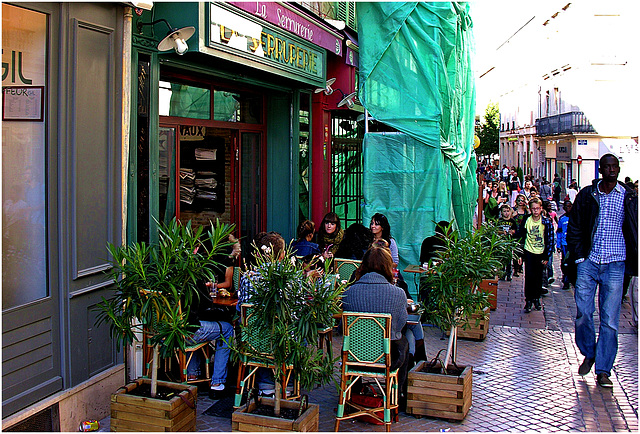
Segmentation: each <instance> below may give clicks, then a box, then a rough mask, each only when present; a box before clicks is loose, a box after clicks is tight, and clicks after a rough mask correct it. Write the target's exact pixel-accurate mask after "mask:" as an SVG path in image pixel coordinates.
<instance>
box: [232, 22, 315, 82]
mask: <svg viewBox="0 0 640 434" xmlns="http://www.w3.org/2000/svg"><path fill="white" fill-rule="evenodd" d="M219 28H220V41H221V42H224V43H227V44H229V43H230V42H231V38H233V37H236V38H237V37H240V38H242V35H239V34H238V32H236V31H235V30H232V29H229V28H228V27H225V26H219ZM260 39H261V40H260V41H258V40H257V39H256V38H246V40H247V49H248V50H249V51H251V52H252V53H254V54H262V55H264V56H266V57H268V58H270V59H272V60H275V61H277V62H280V63H284V64H287V65H290V66H292V67H295V68H298V69H300V70H303V71H305V72H308V73H310V74H313V75H317V74H318V54H317V53H316V52H314V51H311V50H309V49H307V48H305V47H301V46H299V45H296V44H295V43H293V42H290V41H287V40H285V39H283V38H280V37H278V36H276V35H272V34H270V33H267V32H261V33H260ZM236 48H237V47H236ZM260 50H261V51H260Z"/></svg>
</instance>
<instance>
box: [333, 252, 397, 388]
mask: <svg viewBox="0 0 640 434" xmlns="http://www.w3.org/2000/svg"><path fill="white" fill-rule="evenodd" d="M356 279H357V281H356V283H354V284H353V285H351V286H350V287H349V288H347V290H346V291H345V292H344V295H343V296H342V310H343V311H348V312H368V313H389V314H391V369H392V370H393V369H396V368H398V369H399V371H398V385H399V386H400V390H401V391H402V390H404V387H403V385H404V381H405V379H406V375H407V361H408V349H409V344H408V342H407V338H406V337H405V336H404V333H403V331H404V330H403V329H404V327H405V326H406V324H407V296H406V295H405V293H404V291H403V290H402V289H401V288H399V287H397V286H395V285H394V284H392V283H391V282H392V281H393V260H392V259H391V254H390V253H389V250H388V249H385V248H381V247H371V248H370V249H369V250H367V252H366V253H365V254H364V257H363V258H362V265H361V266H360V268H358V270H357V271H356Z"/></svg>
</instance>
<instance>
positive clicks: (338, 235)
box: [316, 212, 344, 257]
mask: <svg viewBox="0 0 640 434" xmlns="http://www.w3.org/2000/svg"><path fill="white" fill-rule="evenodd" d="M343 238H344V231H343V230H342V227H341V226H340V217H338V214H336V213H335V212H329V213H327V214H326V215H325V216H324V218H323V219H322V223H320V227H319V228H318V233H317V234H316V242H317V243H318V247H319V248H320V250H321V251H322V252H323V253H324V254H325V256H328V257H331V256H334V255H335V254H336V252H337V251H338V248H339V247H340V243H341V242H342V239H343Z"/></svg>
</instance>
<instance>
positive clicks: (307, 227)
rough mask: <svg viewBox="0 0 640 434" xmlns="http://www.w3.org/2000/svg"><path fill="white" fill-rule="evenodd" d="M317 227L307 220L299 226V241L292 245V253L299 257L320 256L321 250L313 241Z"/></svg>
mask: <svg viewBox="0 0 640 434" xmlns="http://www.w3.org/2000/svg"><path fill="white" fill-rule="evenodd" d="M315 231H316V225H315V224H314V223H313V222H312V221H311V220H305V221H303V222H302V223H300V224H299V225H298V239H297V240H296V241H294V242H293V243H292V244H291V251H292V252H293V253H294V254H295V255H297V256H308V255H319V254H320V248H319V247H318V245H317V244H316V243H313V242H311V240H313V235H314V232H315Z"/></svg>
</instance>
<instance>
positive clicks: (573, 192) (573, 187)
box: [567, 182, 578, 203]
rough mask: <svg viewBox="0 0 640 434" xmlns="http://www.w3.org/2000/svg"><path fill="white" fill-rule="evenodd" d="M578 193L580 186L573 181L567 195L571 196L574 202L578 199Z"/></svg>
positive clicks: (570, 198)
mask: <svg viewBox="0 0 640 434" xmlns="http://www.w3.org/2000/svg"><path fill="white" fill-rule="evenodd" d="M577 195H578V186H577V185H576V183H575V182H574V183H572V184H571V185H570V186H569V188H567V196H569V200H570V201H571V203H573V201H574V200H576V196H577Z"/></svg>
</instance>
